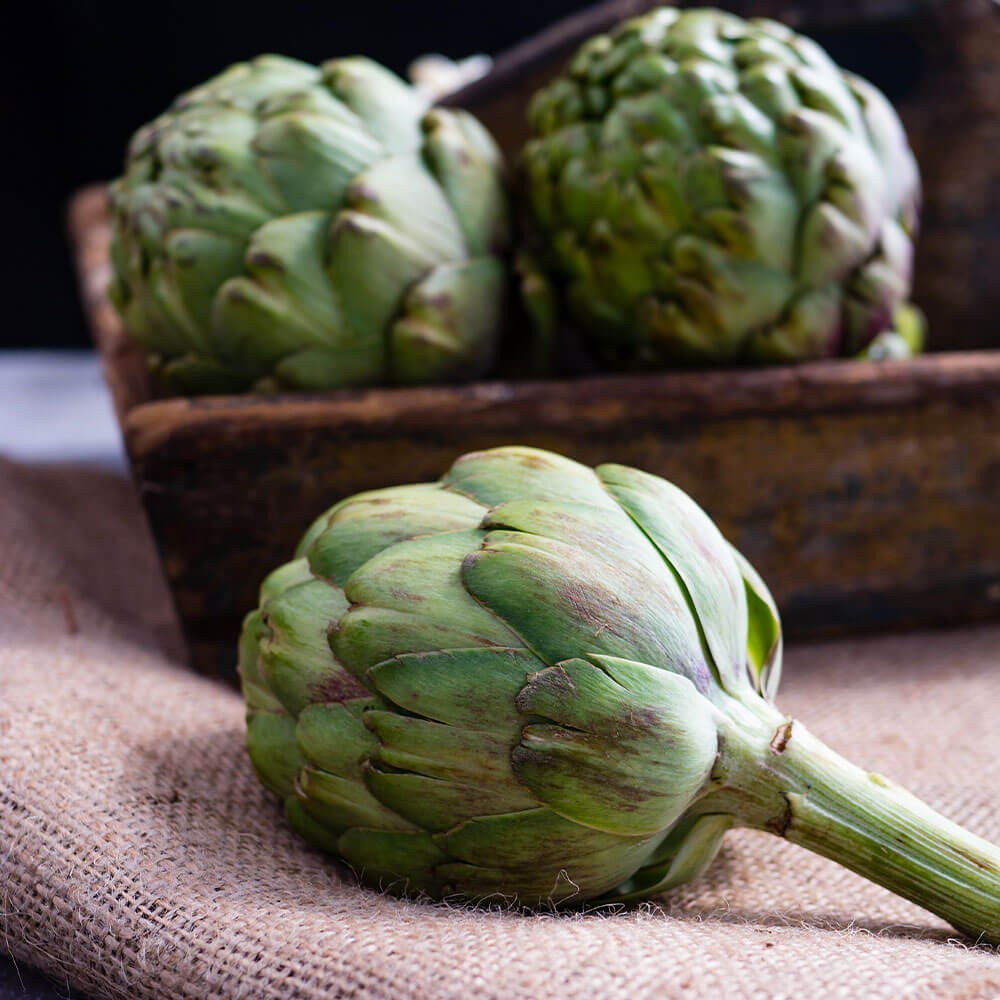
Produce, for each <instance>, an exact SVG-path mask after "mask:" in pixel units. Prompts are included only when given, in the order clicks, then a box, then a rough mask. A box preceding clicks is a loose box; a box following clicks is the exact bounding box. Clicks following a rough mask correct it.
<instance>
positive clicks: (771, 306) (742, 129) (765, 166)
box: [519, 8, 922, 369]
mask: <svg viewBox="0 0 1000 1000" xmlns="http://www.w3.org/2000/svg"><path fill="white" fill-rule="evenodd" d="M530 120H531V124H532V128H533V138H532V139H531V140H530V141H529V142H528V143H527V145H526V147H525V149H524V152H523V156H522V159H521V163H520V168H519V182H520V187H521V190H522V194H523V200H524V203H525V215H526V228H527V245H526V247H525V249H524V252H523V253H522V254H521V256H520V261H519V266H520V269H521V271H522V276H523V290H524V299H525V303H526V305H527V308H528V311H529V313H530V314H531V316H532V317H533V319H534V321H535V324H536V325H537V326H538V328H539V330H540V333H541V342H542V345H543V348H544V350H545V352H546V353H547V354H552V353H553V350H554V348H553V344H554V342H555V341H556V340H557V337H556V335H555V333H556V330H557V328H558V327H559V325H560V323H562V322H565V323H566V325H567V326H569V327H571V328H572V329H573V330H574V331H575V332H576V334H577V335H578V336H579V337H580V338H581V339H582V340H583V342H584V344H585V346H586V348H587V349H588V350H589V353H590V354H591V355H592V357H593V358H594V359H596V361H597V362H598V363H600V364H602V365H604V366H607V367H612V368H625V369H628V368H640V369H641V368H662V367H669V366H671V365H678V364H692V363H738V362H744V361H746V362H783V361H799V360H805V359H814V358H825V357H833V356H838V355H857V354H860V353H861V352H863V351H865V350H866V349H868V350H867V356H870V357H880V356H899V355H901V354H908V353H911V352H913V351H914V350H919V349H920V343H921V340H922V321H921V319H920V316H919V313H917V312H916V311H915V310H914V308H913V307H912V306H909V305H908V304H907V297H908V295H909V290H910V279H911V264H912V256H913V240H914V235H915V231H916V227H917V214H918V207H919V197H920V184H919V176H918V173H917V167H916V163H915V161H914V158H913V155H912V153H911V151H910V148H909V146H908V145H907V141H906V136H905V135H904V132H903V129H902V126H901V124H900V122H899V120H898V118H897V117H896V114H895V112H894V111H893V109H892V107H891V106H890V105H889V103H888V102H887V101H886V99H885V97H883V96H882V94H881V93H879V92H878V91H877V90H876V89H875V88H874V87H873V86H871V85H870V84H868V83H866V82H865V81H864V80H861V79H859V78H858V77H856V76H852V75H851V74H849V73H846V72H844V71H842V70H840V69H839V68H838V67H837V66H836V65H835V64H834V63H833V62H832V61H831V60H830V58H829V57H828V56H827V55H826V53H825V52H824V51H823V50H822V49H821V48H820V47H819V46H818V45H816V44H815V43H813V42H812V41H810V40H809V39H807V38H804V37H803V36H801V35H798V34H796V33H794V32H792V31H790V30H789V29H787V28H785V27H783V26H782V25H780V24H778V23H776V22H773V21H768V20H750V21H747V20H743V19H741V18H739V17H736V16H733V15H729V14H725V13H722V12H719V11H714V10H708V9H705V10H685V11H679V10H676V9H673V8H661V9H658V10H655V11H653V12H652V13H650V14H648V15H646V16H643V17H639V18H637V19H635V20H632V21H627V22H625V23H623V24H622V25H620V26H619V27H618V29H617V30H615V31H614V32H613V33H611V34H610V35H600V36H597V37H595V38H592V39H590V40H589V41H588V42H586V43H585V44H584V45H583V46H582V48H581V49H580V50H579V52H578V53H577V54H576V56H575V58H574V59H573V60H572V61H571V62H570V64H569V67H568V70H567V71H566V73H565V74H564V75H563V76H561V77H559V78H557V79H556V80H555V81H553V82H551V83H550V84H548V85H547V86H546V87H545V88H544V89H542V90H541V91H540V92H539V93H537V94H536V95H535V97H534V98H533V101H532V104H531V108H530ZM873 342H875V343H874V346H871V345H872V344H873Z"/></svg>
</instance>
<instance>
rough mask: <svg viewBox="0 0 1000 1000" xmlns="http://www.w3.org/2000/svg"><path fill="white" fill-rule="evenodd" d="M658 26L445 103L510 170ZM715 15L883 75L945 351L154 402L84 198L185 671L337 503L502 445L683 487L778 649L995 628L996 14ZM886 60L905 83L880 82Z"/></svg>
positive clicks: (211, 663)
mask: <svg viewBox="0 0 1000 1000" xmlns="http://www.w3.org/2000/svg"><path fill="white" fill-rule="evenodd" d="M649 6H652V4H651V3H649V2H648V0H610V2H608V3H605V4H603V5H601V6H598V7H594V8H590V9H588V10H585V11H583V12H582V13H581V14H579V15H577V16H576V17H573V18H570V19H567V20H566V21H563V22H560V23H559V24H557V25H555V26H553V28H552V29H550V30H548V31H546V32H543V33H541V34H540V35H538V36H536V37H535V38H531V39H528V40H527V41H526V42H525V43H523V44H522V45H520V46H518V47H517V48H515V49H513V50H511V51H510V52H508V53H505V54H503V55H501V56H500V57H499V58H498V60H497V61H496V65H495V69H494V71H493V72H492V73H491V74H490V75H489V76H488V77H487V78H485V79H484V80H482V81H480V82H478V83H477V84H474V85H473V86H471V87H469V88H467V89H466V90H465V91H463V92H461V93H460V94H458V95H455V97H454V98H453V99H452V100H451V103H456V104H461V105H463V106H465V107H468V108H469V109H471V110H473V111H474V112H475V113H476V114H477V115H479V117H480V118H481V119H482V120H483V121H484V122H485V123H486V124H487V125H488V126H489V127H490V128H491V130H492V131H493V132H494V134H495V135H496V136H497V137H498V140H499V141H500V143H501V145H502V146H504V147H505V151H506V152H507V153H508V155H511V154H513V153H515V152H516V149H517V148H518V146H519V144H520V142H521V141H522V140H523V138H524V135H525V125H524V112H525V105H526V101H527V98H528V96H529V94H530V93H531V92H532V91H533V90H534V89H535V88H536V87H537V86H538V85H539V84H540V83H541V82H543V81H544V80H545V79H547V78H548V77H550V76H551V75H552V74H553V73H555V72H556V71H558V69H559V68H560V67H561V66H562V64H563V63H564V62H565V59H566V58H567V56H568V55H569V54H570V53H571V52H572V51H573V50H574V49H575V48H576V46H577V45H578V44H579V43H580V42H581V41H582V40H583V39H584V38H586V37H588V36H589V35H591V34H593V33H595V32H597V31H601V30H604V29H606V28H608V27H610V26H611V25H612V24H614V23H615V22H616V21H618V20H620V19H621V18H622V17H624V16H628V15H630V14H634V13H637V12H639V11H641V10H642V9H645V8H647V7H649ZM723 6H725V7H727V8H728V9H731V10H734V11H735V12H737V13H741V14H745V15H766V16H776V17H779V18H780V19H781V20H784V21H785V22H786V23H790V24H792V25H793V26H794V27H797V28H799V29H800V30H803V31H806V32H807V33H810V34H813V35H814V36H816V37H818V38H819V39H820V40H821V41H823V42H824V43H828V44H832V43H836V44H840V43H842V42H844V41H845V39H846V40H847V42H850V43H851V44H853V45H854V46H855V49H856V50H857V51H862V52H863V51H866V46H867V51H874V52H876V53H881V52H883V51H885V52H888V53H892V54H893V58H887V59H885V60H884V61H883V60H880V59H876V60H875V61H874V64H873V66H872V67H860V66H859V67H857V68H859V69H867V70H869V72H868V73H867V75H869V76H870V77H872V78H873V79H874V82H876V83H877V84H879V85H880V86H882V87H883V89H885V90H886V91H887V92H888V93H889V95H890V97H891V98H892V99H893V101H894V102H895V103H896V105H897V106H898V108H899V110H900V113H901V115H902V117H903V119H904V122H905V125H906V127H907V131H908V134H909V136H910V139H911V142H912V143H913V146H914V149H915V152H916V154H917V157H918V159H919V161H920V165H921V172H922V175H923V179H924V192H925V207H924V212H923V217H922V226H923V229H922V233H921V238H920V241H919V243H918V259H917V278H916V287H915V295H914V298H915V300H916V301H917V302H918V303H919V304H920V305H921V306H922V307H923V309H924V310H925V311H926V313H927V315H928V318H929V320H930V328H931V338H932V345H933V346H934V347H935V348H936V349H938V350H940V349H942V348H945V349H949V350H948V352H947V353H938V354H932V355H929V356H927V357H924V358H920V359H917V360H914V361H909V362H893V363H888V364H884V365H875V364H870V363H860V362H852V361H829V362H821V363H813V364H806V365H799V366H795V367H786V368H770V369H758V370H740V371H734V370H723V371H713V372H685V373H665V374H651V375H628V376H607V377H601V378H583V379H575V380H560V381H551V380H550V381H536V382H527V381H521V382H517V381H506V382H505V381H490V382H480V383H477V384H474V385H470V386H466V387H462V388H452V387H448V388H445V387H438V388H426V389H381V390H365V391H352V392H335V393H327V394H314V395H300V396H277V397H272V398H245V397H227V398H222V397H218V398H201V399H192V400H185V399H164V400H156V399H153V398H151V393H150V386H149V384H148V381H147V378H146V374H145V369H144V365H143V360H142V357H141V355H140V353H139V352H138V350H137V349H136V348H135V347H134V346H132V345H131V344H130V343H129V341H128V340H127V339H126V338H125V335H124V332H123V330H122V329H121V326H120V323H119V321H118V318H117V316H116V315H115V313H114V312H113V310H112V309H111V307H110V306H109V304H108V302H107V298H106V287H107V280H108V260H107V251H108V228H107V221H106V202H105V197H104V194H103V192H102V191H100V190H98V189H91V190H89V191H85V192H82V193H81V194H80V195H79V196H78V197H77V198H76V199H75V201H74V203H73V205H72V208H71V219H70V223H71V225H70V228H71V234H72V238H73V241H74V244H75V249H76V254H77V259H78V264H79V273H80V280H81V287H82V289H83V297H84V301H85V305H86V308H87V311H88V314H89V317H90V321H91V326H92V328H93V331H94V336H95V339H96V341H97V343H98V344H99V346H100V350H101V352H102V354H103V357H104V361H105V371H106V374H107V379H108V382H109V384H110V386H111V390H112V393H113V396H114V401H115V407H116V410H117V413H118V417H119V420H120V421H121V425H122V428H123V431H124V435H125V442H126V447H127V450H128V454H129V459H130V461H131V465H132V471H133V474H134V477H135V481H136V485H137V487H138V489H139V492H140V494H141V496H142V500H143V503H144V506H145V509H146V511H147V514H148V517H149V521H150V525H151V527H152V530H153V533H154V536H155V538H156V541H157V544H158V546H159V549H160V552H161V555H162V558H163V566H164V570H165V572H166V575H167V578H168V580H169V583H170V586H171V589H172V591H173V594H174V598H175V600H176V603H177V608H178V611H179V614H180V618H181V621H182V623H183V625H184V629H185V632H186V635H187V639H188V643H189V647H190V651H191V657H192V661H193V663H194V664H195V666H197V667H198V668H199V669H201V670H204V671H207V672H215V673H220V674H223V675H226V676H232V671H233V664H234V660H235V639H236V635H237V633H238V629H239V622H240V619H241V617H242V615H243V614H244V613H245V612H246V611H247V610H248V609H250V608H251V607H253V606H254V604H255V602H256V593H257V587H258V585H259V583H260V580H261V578H262V577H263V576H264V575H265V574H266V573H267V572H268V571H269V570H270V569H271V568H273V567H274V566H276V565H278V564H279V563H281V562H283V561H285V560H286V559H287V558H288V557H289V555H290V553H291V552H292V550H293V548H294V546H295V543H296V541H297V540H298V538H299V536H300V534H301V532H302V531H303V529H304V528H305V527H306V525H307V524H308V523H309V522H310V521H311V520H312V518H313V517H314V516H315V515H316V514H318V513H319V512H321V511H322V510H323V509H325V508H326V507H327V506H329V505H330V504H332V503H333V502H334V501H336V500H337V499H339V498H341V497H343V496H346V495H349V494H351V493H353V492H356V491H358V490H363V489H369V488H372V487H378V486H383V485H387V484H390V483H399V482H412V481H419V480H427V479H434V478H436V477H437V476H438V475H439V474H440V473H441V472H442V471H443V470H444V469H445V468H446V467H447V466H448V464H449V463H450V462H451V461H452V460H453V459H454V458H456V457H457V456H458V455H460V454H462V453H463V452H466V451H470V450H473V449H476V448H485V447H490V446H492V445H499V444H508V443H514V442H518V443H527V444H534V445H538V446H541V447H545V448H552V449H555V450H557V451H561V452H564V453H566V454H569V455H572V456H574V457H576V458H579V459H581V460H582V461H585V462H588V463H598V462H602V461H609V460H611V461H618V462H625V463H629V464H634V465H637V466H640V467H642V468H645V469H648V470H649V471H651V472H656V473H659V474H661V475H664V476H666V477H668V478H670V479H672V480H673V481H675V482H676V483H678V484H679V485H680V486H682V487H683V488H684V489H686V490H688V491H689V492H690V493H691V494H692V495H693V496H694V497H695V498H696V499H697V500H699V501H700V502H701V503H702V505H703V506H705V507H706V508H707V509H708V511H709V512H710V513H711V514H712V516H713V517H714V518H715V519H716V520H717V521H718V523H719V525H720V527H721V528H722V530H723V531H724V532H725V533H726V534H727V536H728V537H729V538H730V539H731V540H732V541H733V542H734V543H735V544H736V545H737V546H738V547H739V548H740V549H742V550H743V551H744V552H745V553H746V554H747V556H749V558H750V559H751V560H753V562H754V563H755V564H756V565H757V566H758V568H759V569H760V571H761V572H762V573H763V575H764V577H765V578H766V579H767V581H768V582H769V584H770V585H771V587H772V589H773V590H774V593H775V595H776V597H777V599H778V601H779V604H780V605H781V608H782V611H783V615H784V620H785V625H786V629H787V631H788V633H789V634H791V635H815V634H829V633H845V632H852V631H862V630H876V629H885V628H899V627H905V626H913V625H937V624H944V623H957V622H969V621H977V620H985V619H992V618H1000V350H998V349H997V348H1000V325H998V320H997V317H998V316H1000V280H997V277H996V276H997V275H998V274H1000V86H998V85H997V81H998V80H1000V12H998V8H997V7H996V4H995V3H993V2H992V0H842V2H841V3H838V4H832V3H823V4H818V3H811V2H802V0H735V2H730V3H725V4H723ZM859 46H860V48H859ZM848 48H850V45H849V46H848ZM852 51H854V50H852ZM882 62H884V64H885V65H886V66H888V65H890V64H892V65H895V66H897V69H898V67H899V66H902V67H903V73H902V77H901V78H899V79H895V80H889V79H882V78H880V75H879V72H880V69H881V65H882ZM871 70H874V72H872V71H871Z"/></svg>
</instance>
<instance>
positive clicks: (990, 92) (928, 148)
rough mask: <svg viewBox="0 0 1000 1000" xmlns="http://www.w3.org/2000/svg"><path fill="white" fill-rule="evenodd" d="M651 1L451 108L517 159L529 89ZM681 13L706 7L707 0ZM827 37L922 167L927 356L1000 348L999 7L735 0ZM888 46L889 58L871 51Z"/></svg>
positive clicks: (609, 14) (505, 72) (599, 21)
mask: <svg viewBox="0 0 1000 1000" xmlns="http://www.w3.org/2000/svg"><path fill="white" fill-rule="evenodd" d="M655 6H658V3H657V2H656V0H609V2H607V3H603V4H600V5H598V6H595V7H592V8H588V9H586V10H584V11H582V12H581V13H579V14H577V15H576V16H574V17H572V18H567V19H565V20H563V21H560V22H558V23H556V24H554V25H553V26H552V27H550V28H549V29H547V30H546V31H543V32H541V33H540V34H538V35H536V36H534V37H532V38H529V39H527V40H526V41H524V42H522V43H521V44H520V45H518V46H516V47H514V48H513V49H511V50H510V51H508V52H506V53H503V54H501V55H500V56H499V57H498V58H497V60H496V61H495V64H494V68H493V71H492V72H491V73H490V74H489V75H488V76H486V77H484V78H483V79H481V80H478V81H476V82H475V83H473V84H471V85H469V86H468V87H466V88H464V89H463V90H461V91H459V92H458V93H456V94H454V95H451V96H450V97H449V98H447V99H446V101H445V103H448V104H454V105H456V106H461V107H466V108H468V109H469V110H471V111H473V112H474V113H475V114H476V115H477V117H479V118H480V120H481V121H482V122H483V123H484V124H485V125H486V126H487V127H488V128H489V129H490V130H491V131H492V132H493V134H494V135H495V136H496V137H497V141H498V142H499V143H500V145H501V147H502V148H503V150H504V152H505V153H506V154H507V156H508V157H509V158H510V159H511V161H512V162H513V161H514V160H516V157H517V152H518V150H519V149H520V148H521V146H522V145H523V143H524V142H525V140H526V139H527V138H528V135H529V130H528V125H527V119H526V109H527V105H528V100H529V98H530V96H531V94H532V93H533V92H534V91H535V90H536V89H537V88H538V87H539V86H541V85H542V84H543V83H544V82H545V81H546V80H548V79H550V78H551V77H552V76H554V75H555V74H556V73H557V72H559V71H560V70H561V69H562V67H563V65H564V64H565V62H566V60H567V59H568V58H569V56H571V55H572V53H573V52H575V50H576V48H577V47H578V46H579V45H580V43H581V42H583V41H584V40H585V39H586V38H588V37H590V36H591V35H593V34H597V33H600V32H602V31H606V30H608V29H609V28H611V27H612V26H613V25H615V24H616V23H618V22H619V21H621V20H623V19H624V18H626V17H631V16H633V15H635V14H638V13H641V12H642V11H643V10H646V9H649V8H651V7H655ZM678 6H682V7H683V6H703V4H702V3H701V2H700V0H693V2H688V3H679V4H678ZM719 6H722V7H724V8H725V9H727V10H730V11H733V12H734V13H738V14H742V15H745V16H748V17H773V18H776V19H778V20H780V21H783V22H784V23H786V24H788V25H790V26H791V27H794V28H796V29H797V30H800V31H803V32H805V33H806V34H810V35H813V36H816V37H818V38H819V40H820V41H823V42H828V43H833V42H836V43H837V44H838V46H843V47H844V48H845V50H847V51H850V50H852V49H854V50H858V51H863V52H865V53H867V54H868V58H867V59H866V61H865V66H864V71H865V75H867V76H868V77H869V78H870V79H871V80H872V82H873V83H875V84H876V85H878V86H880V87H882V88H883V89H884V90H886V91H887V92H888V93H889V95H890V97H891V98H892V100H893V102H894V103H895V105H896V107H897V110H898V111H899V114H900V116H901V118H902V119H903V123H904V125H905V127H906V131H907V135H908V136H909V139H910V143H911V145H912V146H913V150H914V153H915V154H916V157H917V160H918V162H919V164H920V170H921V175H922V179H923V188H924V205H923V211H922V216H921V233H920V239H919V241H918V243H917V260H916V274H915V281H914V294H913V297H914V301H916V302H917V303H918V304H919V305H920V306H921V308H922V309H923V310H924V311H925V312H926V314H927V318H928V321H929V325H930V343H931V347H932V349H937V350H954V349H975V348H989V349H993V348H1000V318H998V317H1000V281H998V280H997V278H996V276H997V275H998V274H1000V4H998V3H997V2H996V0H846V2H840V3H811V2H802V0H798V2H796V0H730V2H728V3H722V4H720V5H719ZM880 48H881V49H882V50H884V52H885V53H886V56H885V58H884V59H883V60H881V61H879V60H878V59H872V58H871V53H873V52H878V51H879V50H880Z"/></svg>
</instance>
